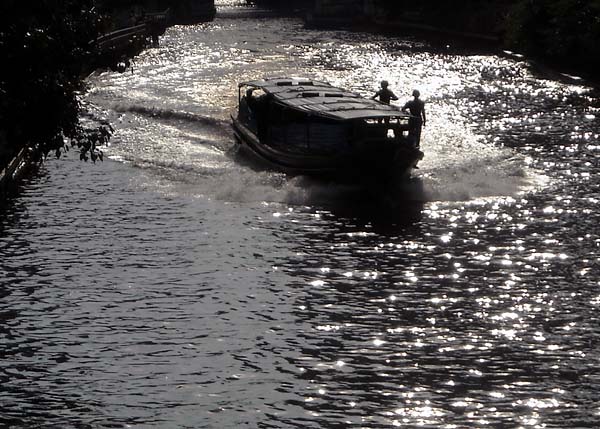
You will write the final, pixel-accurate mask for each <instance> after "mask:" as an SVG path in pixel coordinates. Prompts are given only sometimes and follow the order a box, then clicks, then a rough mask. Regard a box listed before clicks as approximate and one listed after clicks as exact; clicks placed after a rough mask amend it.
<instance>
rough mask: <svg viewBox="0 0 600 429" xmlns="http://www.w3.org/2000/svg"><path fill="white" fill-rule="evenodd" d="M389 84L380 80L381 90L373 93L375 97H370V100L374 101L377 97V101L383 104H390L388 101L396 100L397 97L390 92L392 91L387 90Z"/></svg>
mask: <svg viewBox="0 0 600 429" xmlns="http://www.w3.org/2000/svg"><path fill="white" fill-rule="evenodd" d="M388 86H389V83H388V81H387V80H382V81H381V89H380V90H379V91H377V92H376V93H375V95H374V96H373V97H371V99H372V100H375V99H376V98H377V97H379V101H380V102H381V103H383V104H390V100H397V99H398V97H396V94H394V93H393V92H392V90H390V89H389V88H388Z"/></svg>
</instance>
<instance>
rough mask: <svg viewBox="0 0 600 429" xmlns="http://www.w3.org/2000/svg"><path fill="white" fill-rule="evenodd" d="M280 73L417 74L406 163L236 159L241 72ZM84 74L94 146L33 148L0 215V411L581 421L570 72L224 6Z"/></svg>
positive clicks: (578, 193) (590, 346)
mask: <svg viewBox="0 0 600 429" xmlns="http://www.w3.org/2000/svg"><path fill="white" fill-rule="evenodd" d="M243 3H245V2H243ZM290 75H293V76H309V77H313V78H317V79H322V80H326V81H329V82H331V83H332V84H334V85H337V86H342V87H345V88H348V89H352V90H354V91H357V92H359V93H362V94H363V95H365V96H370V95H371V94H372V93H373V92H374V91H375V90H376V89H377V87H378V82H379V81H380V80H382V79H386V80H388V81H389V82H390V87H391V89H392V90H393V91H395V92H396V94H397V95H398V96H399V97H400V101H399V102H397V104H399V105H401V104H402V103H403V102H405V101H407V100H408V99H409V98H410V93H411V92H412V90H413V89H414V88H418V89H419V90H420V91H421V93H422V95H423V98H424V100H425V101H426V103H427V113H428V124H427V127H426V128H425V129H424V132H423V141H422V148H423V150H424V152H425V158H424V159H423V161H422V162H421V163H420V169H419V170H417V172H416V174H415V178H414V179H413V180H412V181H411V182H409V183H405V184H398V186H395V187H393V188H390V189H387V188H386V189H360V188H357V187H352V186H347V185H345V186H342V185H339V184H335V183H323V182H318V181H315V180H311V179H308V178H305V177H295V178H292V177H286V176H285V175H283V174H280V173H276V172H269V171H264V170H261V169H259V168H257V167H256V166H253V165H248V163H247V162H244V160H241V159H238V157H237V156H236V154H235V150H234V142H233V136H232V131H231V129H230V125H229V123H230V115H231V114H232V113H234V111H235V107H236V103H237V84H238V82H240V81H244V80H250V79H255V78H261V77H264V76H290ZM89 84H90V89H89V91H88V93H87V94H86V95H85V96H84V98H83V100H82V101H83V102H84V103H85V105H86V107H87V109H88V111H89V117H86V118H84V119H85V120H95V119H108V120H109V121H110V122H111V123H112V124H113V126H114V127H115V129H116V132H115V135H114V137H113V139H112V140H111V143H110V147H109V148H107V150H106V152H107V157H108V158H109V159H108V160H105V162H103V163H98V164H89V165H87V164H84V163H82V162H80V161H79V160H78V159H79V157H78V155H77V154H76V153H72V152H71V153H69V154H67V156H66V157H65V158H62V159H60V160H51V161H48V162H47V163H46V164H44V166H43V167H42V170H41V171H40V173H39V174H38V175H36V176H35V177H34V178H32V179H31V180H29V181H28V182H27V183H25V184H24V185H23V187H22V189H21V193H20V194H19V196H17V197H14V198H12V199H10V200H9V201H8V202H7V203H6V204H5V207H3V208H2V210H1V216H0V321H1V323H0V355H1V356H2V359H1V360H0V426H3V427H15V428H30V427H43V428H58V427H60V428H127V427H132V428H175V427H177V428H183V427H187V428H200V427H207V428H208V427H210V428H230V427H249V428H250V427H252V428H254V427H260V428H287V427H297V428H341V427H365V428H366V427H368V428H380V427H396V426H399V427H407V428H413V427H414V428H417V427H419V428H423V427H425V428H427V427H430V428H463V427H482V428H485V427H499V428H500V427H502V428H505V427H524V428H526V427H531V428H545V427H546V428H549V427H554V428H567V427H568V428H570V427H573V428H574V427H589V428H593V427H598V421H600V365H599V363H600V321H599V316H598V315H599V314H600V313H599V311H600V276H599V254H600V250H599V249H600V237H599V227H598V225H599V221H600V216H599V214H598V202H599V201H600V179H599V178H598V174H597V171H598V157H599V151H600V141H599V136H598V134H599V133H600V126H599V125H600V119H599V116H600V112H599V110H600V97H599V94H598V92H597V90H594V89H592V87H591V86H590V85H589V84H587V83H586V82H585V81H583V80H578V79H576V78H573V77H567V76H561V75H560V74H552V75H549V74H548V73H545V74H543V73H541V72H539V71H537V70H536V69H535V68H534V67H532V65H531V64H529V63H527V62H526V61H524V60H523V59H522V58H519V57H518V56H514V55H508V54H506V55H504V54H503V55H490V54H482V53H478V52H465V51H464V50H458V49H454V48H453V47H452V46H450V47H448V48H445V47H441V48H440V47H439V46H434V45H431V44H430V43H429V42H425V41H422V40H419V39H416V38H414V39H413V38H401V37H391V36H384V35H377V34H370V33H352V32H346V31H322V30H309V29H305V28H304V27H303V23H302V21H301V20H300V19H297V18H289V17H274V16H273V15H272V14H270V15H269V14H266V13H263V12H261V11H257V10H255V9H252V8H249V7H246V6H245V5H244V4H242V2H236V1H221V2H219V3H218V15H217V18H216V19H215V20H214V21H213V22H210V23H205V24H200V25H193V26H181V27H173V28H169V29H168V30H167V32H166V34H165V35H164V37H162V38H161V46H160V47H159V48H153V49H149V50H147V51H145V52H144V53H142V54H141V55H140V56H139V57H137V58H136V59H135V61H134V63H133V70H128V71H127V72H125V73H123V74H118V73H112V72H103V73H96V74H95V75H93V76H91V77H90V78H89Z"/></svg>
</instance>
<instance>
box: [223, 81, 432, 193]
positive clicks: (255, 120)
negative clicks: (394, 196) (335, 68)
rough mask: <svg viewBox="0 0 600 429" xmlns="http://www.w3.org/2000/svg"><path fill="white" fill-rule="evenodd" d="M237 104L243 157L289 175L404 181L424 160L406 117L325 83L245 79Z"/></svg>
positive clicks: (234, 121) (237, 129) (235, 117)
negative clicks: (255, 160)
mask: <svg viewBox="0 0 600 429" xmlns="http://www.w3.org/2000/svg"><path fill="white" fill-rule="evenodd" d="M238 103H239V108H238V112H237V115H232V125H233V130H234V134H235V138H236V140H237V142H238V148H239V149H240V152H242V153H243V154H246V155H249V156H250V157H252V158H254V159H257V160H259V161H260V162H261V163H262V164H264V165H266V166H268V167H270V168H273V169H275V170H279V171H282V172H285V173H288V174H292V175H309V176H319V177H322V178H329V179H334V180H339V181H344V182H346V181H363V180H366V181H376V182H381V181H384V180H385V181H387V180H396V179H404V178H407V177H409V176H410V173H411V171H412V170H413V169H414V168H415V167H416V165H417V163H418V162H419V161H420V160H421V159H422V158H423V152H421V151H420V150H419V148H418V147H417V146H416V145H415V143H414V141H413V140H412V139H411V136H410V132H409V131H410V129H409V118H410V116H409V115H407V114H406V113H404V112H401V111H400V110H399V109H398V108H397V107H395V106H390V105H387V104H383V103H380V102H378V101H375V100H373V99H367V98H364V97H362V96H361V95H359V94H357V93H354V92H351V91H348V90H345V89H342V88H337V87H335V86H332V85H330V84H329V83H327V82H321V81H316V80H311V79H302V78H269V79H260V80H253V81H247V82H242V83H240V84H239V85H238Z"/></svg>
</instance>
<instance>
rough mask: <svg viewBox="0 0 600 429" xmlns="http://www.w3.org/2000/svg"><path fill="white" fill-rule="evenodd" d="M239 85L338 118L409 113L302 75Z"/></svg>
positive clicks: (297, 107) (394, 115)
mask: <svg viewBox="0 0 600 429" xmlns="http://www.w3.org/2000/svg"><path fill="white" fill-rule="evenodd" d="M240 86H250V87H256V88H261V89H262V90H263V91H265V92H266V93H268V94H272V95H273V97H275V99H276V100H277V101H279V102H280V103H282V104H285V105H287V106H290V107H292V108H294V109H297V110H299V111H302V112H306V113H314V114H319V115H323V116H327V117H330V118H335V119H355V118H380V117H408V115H407V114H405V113H403V112H401V111H399V110H398V108H397V107H395V106H389V105H386V104H382V103H380V102H378V101H375V100H372V99H369V98H363V97H361V96H360V95H359V94H357V93H354V92H350V91H347V90H345V89H342V88H336V87H334V86H331V85H330V84H329V83H327V82H320V81H313V80H310V79H302V78H275V79H264V80H255V81H249V82H243V83H241V84H240Z"/></svg>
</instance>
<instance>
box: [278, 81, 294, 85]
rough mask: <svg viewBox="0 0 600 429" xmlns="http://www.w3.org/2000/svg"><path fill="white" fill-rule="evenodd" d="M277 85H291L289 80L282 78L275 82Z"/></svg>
mask: <svg viewBox="0 0 600 429" xmlns="http://www.w3.org/2000/svg"><path fill="white" fill-rule="evenodd" d="M277 86H292V81H291V80H282V81H279V82H277Z"/></svg>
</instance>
